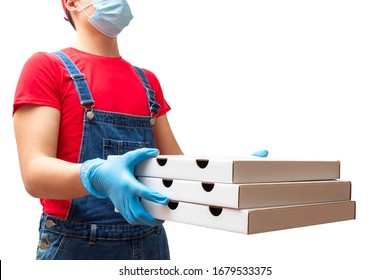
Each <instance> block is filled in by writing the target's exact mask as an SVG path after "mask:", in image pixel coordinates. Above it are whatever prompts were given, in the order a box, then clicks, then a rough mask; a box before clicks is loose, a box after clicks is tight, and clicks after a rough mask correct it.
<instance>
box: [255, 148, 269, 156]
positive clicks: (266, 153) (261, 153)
mask: <svg viewBox="0 0 390 280" xmlns="http://www.w3.org/2000/svg"><path fill="white" fill-rule="evenodd" d="M252 156H256V157H267V156H268V151H267V150H259V151H256V152H254V153H253V154H252Z"/></svg>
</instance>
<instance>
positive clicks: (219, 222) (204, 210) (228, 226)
mask: <svg viewBox="0 0 390 280" xmlns="http://www.w3.org/2000/svg"><path fill="white" fill-rule="evenodd" d="M142 203H143V205H144V207H145V209H146V210H147V211H148V212H149V213H150V214H151V215H152V216H154V217H155V218H157V219H161V220H168V221H174V222H180V223H186V224H191V225H197V226H204V227H208V228H214V229H220V230H226V231H231V232H237V233H242V234H255V233H262V232H269V231H276V230H283V229H291V228H297V227H304V226H312V225H319V224H325V223H332V222H339V221H346V220H352V219H355V207H356V206H355V201H341V202H329V203H316V204H303V205H290V206H280V207H264V208H255V209H231V208H220V207H212V206H207V205H201V204H193V203H186V202H173V201H171V202H170V203H169V204H168V205H161V204H156V203H154V202H150V201H147V200H142Z"/></svg>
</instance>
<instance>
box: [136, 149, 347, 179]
mask: <svg viewBox="0 0 390 280" xmlns="http://www.w3.org/2000/svg"><path fill="white" fill-rule="evenodd" d="M135 175H136V176H143V177H157V178H169V179H181V180H192V181H202V182H213V183H260V182H291V181H308V180H334V179H339V178H340V162H339V161H323V160H280V159H270V158H261V157H255V156H249V157H221V156H219V157H218V156H216V157H210V158H198V157H193V156H184V155H183V156H158V157H156V158H151V159H147V160H145V161H143V162H141V163H140V164H138V165H137V166H136V168H135Z"/></svg>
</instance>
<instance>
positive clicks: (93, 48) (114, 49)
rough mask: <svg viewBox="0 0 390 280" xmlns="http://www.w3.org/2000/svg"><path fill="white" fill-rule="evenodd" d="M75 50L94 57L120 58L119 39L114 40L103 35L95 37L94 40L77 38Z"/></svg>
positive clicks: (83, 37) (82, 37)
mask: <svg viewBox="0 0 390 280" xmlns="http://www.w3.org/2000/svg"><path fill="white" fill-rule="evenodd" d="M75 48H76V49H78V50H80V51H83V52H87V53H91V54H94V55H100V56H107V57H120V53H119V48H118V42H117V39H116V38H115V39H112V38H109V37H106V36H103V35H102V36H94V37H93V38H91V37H90V38H87V37H85V36H77V38H76V42H75Z"/></svg>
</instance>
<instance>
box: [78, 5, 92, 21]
mask: <svg viewBox="0 0 390 280" xmlns="http://www.w3.org/2000/svg"><path fill="white" fill-rule="evenodd" d="M77 3H79V5H80V6H81V4H80V2H79V1H77ZM91 5H93V2H91V3H89V4H88V5H86V6H84V7H83V6H81V8H80V9H78V10H77V12H78V13H80V12H81V11H83V12H84V14H85V15H86V16H87V17H88V18H91V17H90V16H89V15H88V14H87V12H86V11H85V9H86V8H88V7H89V6H91Z"/></svg>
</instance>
